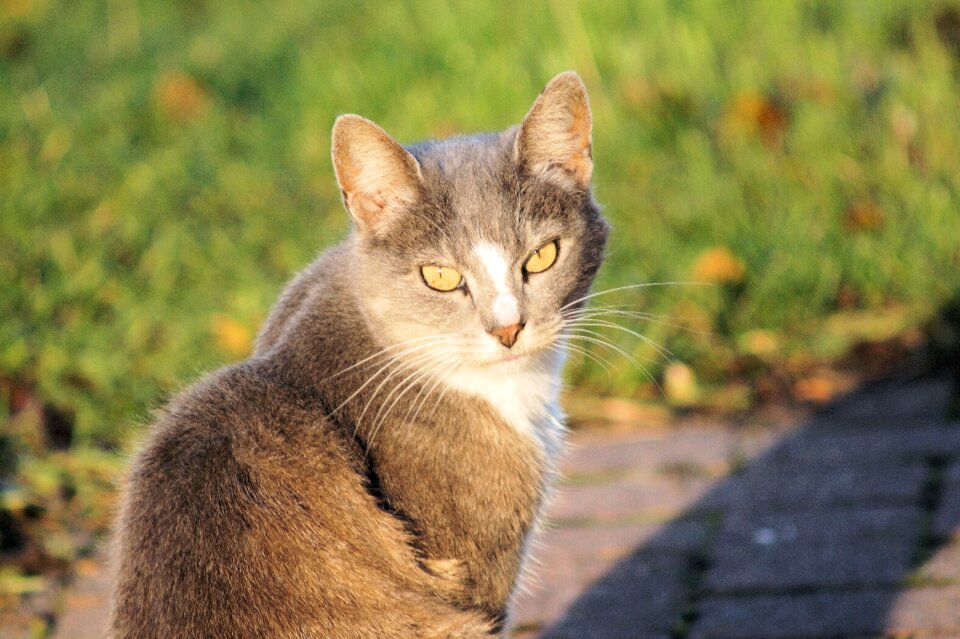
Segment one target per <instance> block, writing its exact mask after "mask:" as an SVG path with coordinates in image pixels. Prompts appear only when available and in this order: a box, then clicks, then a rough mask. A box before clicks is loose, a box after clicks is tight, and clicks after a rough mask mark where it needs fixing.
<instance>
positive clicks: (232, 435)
mask: <svg viewBox="0 0 960 639" xmlns="http://www.w3.org/2000/svg"><path fill="white" fill-rule="evenodd" d="M590 140H591V114H590V108H589V103H588V99H587V94H586V90H585V89H584V86H583V83H582V82H581V81H580V79H579V78H578V77H577V75H576V74H575V73H572V72H567V73H562V74H560V75H558V76H557V77H556V78H554V79H553V80H552V81H551V82H550V83H549V84H548V85H547V86H546V88H545V89H544V90H543V92H542V93H541V95H540V96H539V97H538V98H537V100H536V102H535V103H534V105H533V107H532V108H531V109H530V112H529V113H528V114H527V116H526V118H525V120H524V121H523V124H521V125H520V126H519V127H514V128H511V129H509V130H507V131H504V132H501V133H493V134H482V135H474V136H466V137H456V138H452V139H448V140H442V141H429V142H424V143H420V144H416V145H413V146H409V147H406V148H404V147H402V146H400V145H399V144H398V143H397V142H395V141H394V140H393V139H392V138H391V137H390V136H389V135H387V134H386V133H385V132H384V131H383V130H382V129H380V128H379V127H378V126H377V125H375V124H373V123H372V122H370V121H368V120H365V119H363V118H361V117H358V116H355V115H345V116H342V117H340V118H339V119H338V120H337V121H336V123H335V124H334V127H333V163H334V167H335V170H336V175H337V180H338V182H339V185H340V188H341V190H342V193H343V201H344V204H345V206H346V208H347V210H348V211H349V213H350V215H351V217H352V218H353V221H354V230H353V232H352V233H351V234H350V236H349V237H348V238H347V239H346V240H345V241H344V242H343V243H342V244H340V245H338V246H335V247H333V248H332V249H330V250H328V251H326V252H324V253H323V254H322V255H320V257H319V258H317V260H316V261H315V262H314V263H313V264H311V265H310V266H309V267H308V268H307V269H305V270H304V271H303V272H302V273H300V274H299V275H298V276H297V277H296V279H295V280H294V281H293V282H292V283H291V284H290V285H289V286H288V287H287V289H286V291H285V292H284V293H283V295H282V297H281V298H280V301H279V303H278V304H277V306H276V308H275V309H274V310H273V312H272V314H271V315H270V317H269V319H268V320H267V323H266V325H265V326H264V328H263V330H262V332H261V334H260V336H259V338H258V342H257V345H256V349H255V352H254V353H253V355H252V356H251V357H250V359H248V360H246V361H244V362H241V363H239V364H235V365H233V366H228V367H226V368H223V369H221V370H219V371H216V372H214V373H212V374H210V375H208V376H207V377H205V378H204V379H202V380H201V381H199V382H198V383H196V384H195V385H193V386H192V387H191V388H189V389H188V390H186V391H185V392H184V393H183V394H181V395H180V396H179V397H178V398H176V399H175V400H173V401H172V402H171V403H170V405H169V406H167V407H166V408H165V409H164V410H163V411H161V413H160V414H159V415H158V417H157V420H156V423H155V424H154V426H153V428H152V430H151V434H150V439H149V441H148V443H147V444H146V446H145V447H144V448H143V450H142V451H141V452H140V453H139V455H138V456H137V458H136V460H135V462H134V464H133V467H132V470H131V473H130V477H129V482H128V485H127V487H126V491H125V497H124V501H123V507H122V513H121V516H120V518H119V522H118V526H117V546H116V552H117V562H116V563H117V579H116V587H115V593H114V594H115V596H114V607H113V615H112V622H111V623H112V626H111V628H112V633H113V637H114V638H115V639H127V638H133V637H136V638H142V639H149V638H158V639H159V638H163V639H175V638H181V637H182V638H188V637H189V638H191V639H198V638H205V637H210V638H213V637H216V638H219V639H231V638H240V637H244V638H250V637H271V638H290V639H293V638H318V637H337V638H348V637H371V638H372V637H490V636H495V635H496V634H497V633H499V632H501V631H502V629H503V627H504V625H505V621H506V617H507V613H508V609H509V603H510V599H511V596H512V594H513V592H514V590H515V587H516V584H517V580H518V576H519V574H520V572H521V569H522V564H523V561H524V557H525V553H526V547H527V544H528V541H529V539H530V537H531V535H532V534H533V532H534V530H535V528H536V522H537V517H538V514H539V512H540V510H541V507H542V503H543V500H544V495H545V493H546V491H547V489H548V487H549V484H550V482H551V480H552V476H553V474H554V470H553V468H554V461H555V457H556V455H557V453H558V452H559V450H560V448H561V446H562V439H563V424H562V416H561V413H560V410H559V407H558V406H557V393H558V387H559V384H560V378H559V376H560V369H561V366H562V364H563V359H564V338H563V327H564V317H565V313H567V312H569V311H570V310H571V309H576V308H577V307H578V306H580V305H581V304H582V303H583V302H582V298H584V297H585V296H586V294H587V290H588V288H589V286H590V283H591V281H592V280H593V277H594V274H595V273H596V271H597V269H598V267H599V266H600V262H601V259H602V256H603V253H604V244H605V241H606V236H607V225H606V222H605V221H604V220H603V219H602V218H601V216H600V214H599V212H598V209H597V206H596V205H595V203H594V202H593V199H592V197H591V194H590V176H591V172H592V167H593V163H592V159H591V154H590V150H591V149H590V145H591V142H590Z"/></svg>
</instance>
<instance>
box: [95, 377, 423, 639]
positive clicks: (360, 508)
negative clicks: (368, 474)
mask: <svg viewBox="0 0 960 639" xmlns="http://www.w3.org/2000/svg"><path fill="white" fill-rule="evenodd" d="M365 482H366V479H365V475H364V468H363V456H362V454H360V453H358V451H357V450H355V448H354V444H353V442H352V440H351V439H350V438H349V437H346V436H343V435H342V434H341V433H340V432H338V429H337V428H336V426H335V425H334V424H333V423H332V422H331V421H330V420H328V419H327V418H325V417H324V415H323V413H322V411H320V410H318V409H317V408H316V407H314V406H312V405H311V402H310V401H309V399H305V398H304V397H302V396H300V394H299V393H298V392H296V391H295V390H293V389H290V388H288V387H285V386H284V384H283V383H281V382H279V381H278V380H277V378H276V376H275V375H274V373H273V372H272V371H271V370H270V365H269V362H267V361H265V360H258V359H253V360H250V361H248V362H244V363H242V364H238V365H235V366H232V367H228V368H224V369H221V370H220V371H217V372H215V373H213V374H212V375H210V376H208V377H207V378H205V379H204V380H202V381H201V382H199V383H198V384H196V385H195V386H193V387H192V388H190V389H188V390H187V391H186V392H185V393H183V394H182V395H181V396H180V397H179V398H177V399H176V400H174V401H173V402H172V403H171V405H170V406H169V407H168V408H167V409H166V410H165V411H164V413H163V414H162V415H161V416H160V417H159V419H158V420H157V423H156V424H155V425H154V427H153V428H152V430H151V435H150V437H149V440H148V441H147V443H146V445H145V446H144V447H143V448H142V450H141V452H140V453H139V455H138V456H137V459H136V461H135V463H134V464H133V467H132V469H131V472H130V476H129V479H128V482H127V488H126V492H125V498H124V503H123V506H122V513H121V517H120V526H119V530H118V542H117V548H116V552H117V557H118V561H117V578H116V592H115V602H114V614H113V632H114V636H116V637H142V638H145V639H146V638H149V637H157V638H159V637H164V638H170V639H173V638H178V637H223V638H225V639H226V638H231V637H238V638H239V637H255V636H257V637H259V636H262V637H268V636H269V637H287V636H290V637H313V636H318V637H319V636H328V633H329V632H330V628H331V626H330V623H331V622H330V611H331V610H336V611H338V612H337V614H338V615H341V616H342V617H344V621H347V620H349V617H350V615H351V611H352V610H355V611H356V614H357V615H358V617H359V616H361V615H362V616H363V617H364V618H369V617H370V613H369V607H370V605H371V604H374V605H375V604H376V602H377V600H378V598H377V597H378V595H376V593H375V591H374V589H376V588H377V587H378V586H377V584H380V585H381V586H383V585H385V591H384V592H388V591H389V590H390V584H397V585H398V591H406V592H410V593H416V592H418V591H419V592H422V591H423V590H424V588H423V584H418V583H416V582H417V579H418V578H419V579H422V575H421V574H418V573H417V568H416V558H415V557H414V556H413V554H412V551H411V550H410V544H409V541H410V539H409V537H408V533H407V531H406V530H404V528H403V526H402V525H401V524H400V522H398V521H397V520H396V519H395V518H392V517H389V516H387V515H386V514H385V513H384V512H383V510H382V509H380V508H379V506H378V504H377V502H376V499H375V498H374V497H373V496H372V495H371V494H370V493H369V491H368V490H367V486H366V483H365ZM361 626H362V624H360V623H358V622H356V621H353V622H349V623H348V624H347V625H346V626H345V627H349V628H359V627H361ZM311 629H313V630H312V631H311ZM343 636H351V635H349V634H345V635H343ZM357 636H360V635H357Z"/></svg>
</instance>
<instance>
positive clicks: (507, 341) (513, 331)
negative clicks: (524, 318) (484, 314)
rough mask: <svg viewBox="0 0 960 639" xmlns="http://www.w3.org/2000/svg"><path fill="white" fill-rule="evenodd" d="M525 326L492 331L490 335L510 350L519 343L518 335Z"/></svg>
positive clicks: (499, 328) (503, 327)
mask: <svg viewBox="0 0 960 639" xmlns="http://www.w3.org/2000/svg"><path fill="white" fill-rule="evenodd" d="M523 327H524V324H520V323H517V324H511V325H510V326H498V327H497V328H494V329H491V330H490V334H491V335H493V336H494V337H496V338H497V339H499V340H500V343H501V344H503V345H504V346H506V347H507V348H510V347H511V346H513V345H514V344H516V343H517V334H518V333H519V332H520V331H521V330H523Z"/></svg>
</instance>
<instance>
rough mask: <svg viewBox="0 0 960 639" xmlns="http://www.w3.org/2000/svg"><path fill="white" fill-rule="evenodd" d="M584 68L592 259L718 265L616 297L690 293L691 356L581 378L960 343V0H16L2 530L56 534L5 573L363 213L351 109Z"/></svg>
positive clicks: (639, 266)
mask: <svg viewBox="0 0 960 639" xmlns="http://www.w3.org/2000/svg"><path fill="white" fill-rule="evenodd" d="M564 69H575V70H577V71H578V72H579V73H580V74H581V76H582V77H583V78H584V80H585V81H586V83H587V85H588V88H589V90H590V93H591V99H592V103H593V108H594V118H595V132H594V156H595V161H596V170H595V176H596V177H595V184H596V195H597V198H598V200H599V201H600V202H602V203H603V204H604V205H605V211H606V214H607V216H608V217H609V218H610V220H611V221H612V222H613V225H614V232H613V235H612V238H611V239H612V241H611V248H610V256H609V260H608V262H607V264H606V266H605V267H604V269H603V271H602V274H601V276H600V281H599V282H598V285H597V288H598V289H600V288H606V287H614V286H622V285H626V284H633V283H639V282H661V281H677V280H684V281H690V280H695V281H707V282H711V283H713V284H714V286H710V287H695V286H664V287H653V288H650V289H641V290H640V291H634V292H624V293H623V294H621V295H618V296H611V297H610V298H603V299H604V303H624V304H631V305H632V306H633V307H634V308H636V309H638V310H642V311H644V312H649V313H654V314H659V315H664V316H667V319H665V320H664V321H663V322H660V323H657V322H649V323H646V324H643V325H642V326H639V328H640V329H641V330H642V331H643V332H644V334H645V335H647V336H648V337H650V338H651V339H652V340H654V341H655V342H657V343H660V344H663V345H665V346H666V347H668V348H670V349H671V351H672V352H673V354H674V361H673V363H671V362H670V361H668V360H665V359H663V358H661V357H659V356H658V354H657V352H656V350H655V349H654V348H653V347H651V346H649V345H647V344H646V343H642V342H639V341H638V340H635V339H633V338H631V337H630V336H629V335H626V334H617V333H611V334H610V337H612V338H614V339H616V340H617V341H618V343H620V344H621V346H622V347H624V348H626V349H629V351H630V352H631V353H632V354H633V355H635V356H636V357H637V358H638V359H640V360H642V361H643V362H645V367H646V371H643V370H639V369H637V368H635V367H631V366H629V365H628V364H627V363H626V362H625V361H624V360H623V359H622V358H617V357H615V354H613V353H610V352H607V353H605V354H604V353H603V350H602V349H597V351H596V352H597V354H598V355H600V354H604V355H605V356H609V357H611V362H613V363H614V365H615V368H614V371H613V372H612V373H611V372H608V371H604V370H602V369H601V368H599V367H598V366H596V365H595V364H593V362H591V361H590V360H587V359H580V360H574V361H573V362H572V366H571V368H570V370H569V375H570V380H571V382H572V383H573V384H574V386H575V387H576V388H579V389H583V390H584V391H585V392H588V393H590V394H601V395H617V396H621V397H628V398H633V399H637V400H654V401H658V400H660V399H665V400H666V401H667V402H668V403H672V404H674V405H680V406H713V407H716V408H719V409H724V410H739V409H743V408H747V407H750V406H752V405H756V404H757V403H758V402H765V401H779V400H791V401H793V400H801V401H825V400H826V399H829V397H831V396H832V395H833V394H835V393H836V392H838V390H842V388H843V387H844V386H843V381H842V379H841V378H840V377H838V374H837V370H838V369H839V368H842V367H843V366H849V365H856V364H857V362H858V361H860V360H863V359H864V358H866V359H870V358H873V359H876V358H880V359H883V358H884V357H886V356H888V355H889V352H892V353H893V354H894V356H896V355H897V354H898V353H901V352H905V351H908V350H910V349H916V348H922V347H923V346H924V345H925V344H927V343H928V342H929V341H930V340H940V341H941V342H943V341H945V342H946V343H948V344H954V345H955V344H956V341H955V340H956V335H955V334H952V333H949V331H948V330H947V329H946V328H945V327H944V326H945V325H943V324H942V323H940V324H938V323H937V322H936V320H935V317H936V316H937V313H938V311H939V309H941V308H943V307H944V306H945V305H946V304H948V302H949V300H951V299H952V298H954V297H955V296H956V295H957V291H960V209H958V203H960V202H958V200H960V86H958V84H960V3H958V2H956V1H954V0H929V1H928V0H901V1H893V0H860V1H846V2H842V1H827V0H821V1H816V0H810V1H806V2H799V1H784V2H765V1H762V0H750V1H748V0H741V1H737V2H721V1H719V0H711V1H708V0H686V1H680V0H671V1H668V0H660V1H656V0H650V1H645V2H635V3H628V2H605V1H603V2H601V1H597V2H581V3H577V2H575V1H571V0H554V1H549V2H529V3H505V4H502V5H499V4H494V3H468V2H450V1H436V2H427V1H410V2H403V3H375V2H355V1H350V2H346V1H340V0H329V1H324V2H304V1H301V0H296V1H294V0H275V1H274V2H269V3H266V2H249V1H237V2H231V3H217V2H208V1H203V0H189V1H188V0H170V1H166V2H159V1H158V2H148V1H145V0H140V1H134V0H105V1H98V2H94V1H92V0H82V1H74V2H56V1H54V0H0V311H2V321H0V402H2V404H3V405H2V406H0V475H2V476H3V477H5V483H4V492H3V495H4V497H3V505H2V508H0V524H3V522H4V521H6V522H7V524H4V525H0V530H5V531H7V532H5V533H0V535H5V536H0V539H2V543H0V545H2V546H3V547H2V548H0V552H2V551H9V552H14V551H15V552H16V553H20V554H17V556H18V557H21V556H22V549H23V547H24V545H25V544H26V542H24V541H23V540H24V539H38V540H40V541H37V542H36V543H37V544H38V545H37V547H36V549H35V555H36V556H35V557H34V560H31V561H32V563H31V561H26V560H17V561H18V562H19V563H18V564H17V567H16V572H15V573H14V572H11V571H10V570H8V571H7V573H6V574H7V577H8V579H7V582H9V583H14V584H15V587H14V586H8V587H7V590H8V591H12V590H11V589H13V590H15V589H16V588H20V589H21V590H24V591H29V590H30V588H40V587H42V584H39V582H30V581H29V578H30V576H31V575H33V574H35V573H37V572H42V571H43V570H45V569H46V568H45V567H49V564H50V562H53V564H54V565H60V564H58V563H57V562H58V561H61V560H62V561H69V560H70V559H71V558H72V557H73V556H74V555H76V554H77V553H78V552H80V553H82V552H83V548H85V547H87V545H86V542H85V541H83V540H86V539H89V535H87V536H84V535H85V534H87V533H90V532H91V531H92V532H93V533H98V532H102V531H103V530H104V529H105V527H106V525H107V523H108V521H109V507H110V503H111V502H110V499H109V497H103V498H102V499H98V498H97V496H98V495H110V494H111V492H110V491H109V490H108V487H109V485H110V478H111V476H112V475H113V473H114V472H115V470H116V468H117V467H118V465H119V463H120V457H121V456H119V455H116V454H111V453H110V452H109V451H111V450H117V449H123V448H124V447H125V445H126V444H127V443H128V439H129V437H130V434H131V433H137V432H140V431H141V430H142V425H143V424H144V423H145V422H146V421H147V420H148V416H149V410H150V409H151V408H152V407H155V406H156V405H158V404H159V403H161V402H162V401H163V398H164V397H165V396H167V395H169V394H170V393H172V392H175V390H176V389H177V388H178V387H179V386H180V385H181V384H183V383H185V382H186V381H188V380H190V379H193V378H195V377H196V376H197V375H198V374H199V373H200V372H201V371H204V370H207V369H209V368H211V367H213V366H216V365H218V364H221V363H223V362H226V361H230V360H234V359H238V358H242V357H244V356H245V355H246V353H247V352H248V350H249V347H250V342H251V340H252V337H253V336H254V335H255V333H256V330H257V327H258V325H259V323H260V322H261V321H262V320H263V319H264V317H265V315H266V313H267V312H268V310H269V308H270V306H271V304H272V303H273V301H274V300H275V298H276V296H277V294H278V293H279V291H280V289H281V287H282V285H283V284H284V282H285V281H287V280H288V279H289V278H290V276H291V275H292V274H293V273H294V272H295V271H296V270H297V269H299V268H301V267H303V266H304V265H305V264H306V263H307V262H308V261H309V260H310V259H311V257H312V256H313V255H314V254H315V253H316V252H317V251H318V250H319V249H321V248H322V247H325V246H328V245H330V244H332V243H334V242H336V241H337V240H338V239H339V238H341V237H343V235H344V234H345V232H346V228H347V217H346V214H345V213H344V212H343V210H342V208H341V206H340V202H339V197H338V193H337V189H336V185H335V181H334V179H333V175H332V169H331V166H330V162H329V159H328V158H329V129H330V126H331V124H332V122H333V119H334V118H335V117H336V115H337V114H340V113H344V112H358V113H361V114H363V115H365V116H367V117H370V118H372V119H374V120H376V121H377V122H379V123H380V124H382V125H383V126H384V127H385V128H386V129H387V130H388V131H390V132H391V133H392V134H393V135H394V136H395V137H397V138H398V139H399V140H401V141H403V142H411V141H415V140H418V139H422V138H426V137H439V136H446V135H450V134H453V133H457V132H465V131H476V130H493V129H502V128H504V127H506V126H508V125H511V124H513V123H517V122H519V120H520V119H521V118H522V117H523V115H524V113H525V112H526V110H527V108H528V107H529V105H530V104H531V103H532V101H533V99H534V97H535V96H536V94H537V92H538V91H539V90H540V88H541V87H542V86H543V84H544V83H545V82H546V81H547V80H549V79H550V78H551V77H552V76H553V75H554V74H555V73H557V72H559V71H561V70H564ZM634 327H635V328H637V326H636V325H635V326H634ZM951 340H953V341H951ZM871 344H873V345H877V344H879V345H881V346H882V348H880V349H879V350H877V349H873V350H871V349H870V348H869V345H871ZM864 345H867V347H866V348H865V346H864ZM651 378H652V380H653V381H651ZM53 449H58V450H59V452H51V450H53ZM64 449H65V450H64ZM78 494H79V495H81V497H77V495H78ZM31 509H32V510H31ZM31 513H32V515H31ZM11 522H12V523H11ZM55 522H61V524H57V523H55ZM62 522H71V523H62ZM78 528H80V529H82V534H81V533H78V532H77V529H78ZM11 531H12V532H11ZM31 531H34V532H33V533H31ZM37 531H39V532H37ZM11 535H13V536H11ZM17 535H19V538H15V537H16V536H17ZM78 535H79V537H78ZM27 545H29V544H27ZM17 579H19V580H20V581H16V580H17ZM23 579H27V581H26V582H24V581H23ZM16 584H19V585H16ZM31 584H32V585H31ZM0 591H2V588H0ZM0 596H2V592H0Z"/></svg>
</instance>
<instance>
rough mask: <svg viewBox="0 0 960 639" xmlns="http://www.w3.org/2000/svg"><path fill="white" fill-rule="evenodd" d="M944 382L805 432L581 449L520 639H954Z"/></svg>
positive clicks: (661, 434)
mask: <svg viewBox="0 0 960 639" xmlns="http://www.w3.org/2000/svg"><path fill="white" fill-rule="evenodd" d="M952 392H955V391H954V390H953V389H952V383H951V381H950V379H948V378H946V377H943V378H937V377H933V378H926V379H920V380H913V381H911V382H901V383H894V382H889V383H885V384H882V385H875V386H873V387H871V388H869V389H866V390H863V391H860V392H859V393H857V394H855V395H853V396H851V397H849V398H847V399H846V400H844V401H842V402H840V403H838V404H837V405H835V406H833V407H832V408H831V409H830V410H829V411H826V412H824V413H822V414H821V415H819V416H817V417H816V418H813V419H811V420H809V421H808V422H807V423H805V424H797V425H793V426H787V427H781V428H775V429H770V428H755V427H750V426H740V427H733V426H723V427H721V426H712V427H702V426H690V427H682V426H681V427H671V428H668V429H663V430H650V431H646V432H636V431H634V432H632V433H624V434H620V435H617V434H611V433H609V432H606V433H605V432H597V433H590V432H586V433H578V434H577V435H575V436H574V438H573V440H574V444H575V446H576V449H575V451H574V452H573V453H572V455H571V456H570V457H569V459H568V460H567V463H566V464H565V466H564V470H565V472H566V476H567V480H566V484H565V486H564V487H563V489H562V490H561V491H560V494H559V496H558V498H557V499H556V501H555V503H554V504H553V506H552V508H551V509H550V511H549V519H550V521H551V523H552V525H551V528H550V529H549V530H548V531H547V532H546V533H545V534H544V536H543V544H542V545H543V548H542V549H541V550H540V552H539V553H538V559H539V564H540V566H539V569H538V571H537V572H538V575H539V584H538V585H534V586H532V587H531V588H530V589H529V590H530V593H529V594H526V595H524V596H522V597H521V598H520V599H519V601H518V605H517V608H516V610H515V615H514V621H515V626H514V630H513V635H514V636H515V637H518V638H519V637H523V638H528V637H534V636H539V637H541V638H542V639H561V638H565V639H580V638H597V639H601V638H602V639H621V638H623V639H626V638H630V639H642V638H646V637H650V638H662V639H814V638H822V639H866V638H874V637H897V638H907V637H911V638H916V639H921V638H923V639H927V638H929V639H946V638H947V637H954V638H958V637H960V421H956V420H954V421H951V420H949V419H948V418H947V416H946V414H947V410H946V409H947V404H948V401H949V398H950V396H951V393H952Z"/></svg>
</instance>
